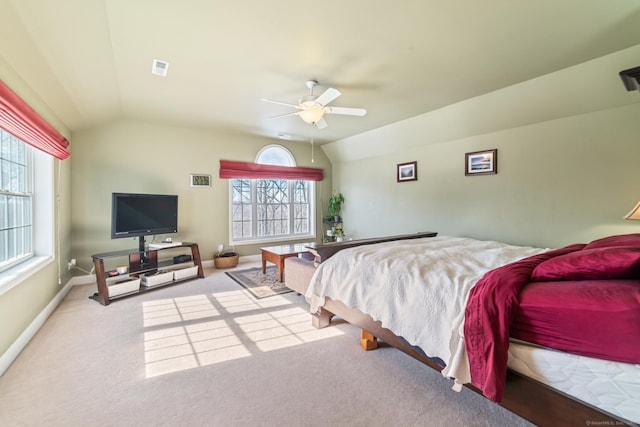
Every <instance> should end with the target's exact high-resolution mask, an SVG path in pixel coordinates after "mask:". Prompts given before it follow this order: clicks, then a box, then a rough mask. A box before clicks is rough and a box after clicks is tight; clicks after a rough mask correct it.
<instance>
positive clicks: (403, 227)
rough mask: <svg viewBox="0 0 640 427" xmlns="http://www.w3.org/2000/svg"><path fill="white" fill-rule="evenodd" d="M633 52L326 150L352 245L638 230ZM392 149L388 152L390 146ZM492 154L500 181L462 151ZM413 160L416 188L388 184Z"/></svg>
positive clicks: (554, 239)
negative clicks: (628, 77)
mask: <svg viewBox="0 0 640 427" xmlns="http://www.w3.org/2000/svg"><path fill="white" fill-rule="evenodd" d="M639 57H640V47H638V46H637V47H634V48H631V49H627V50H625V51H621V52H619V53H616V54H613V55H610V56H608V57H603V58H599V59H598V60H595V61H591V62H589V63H585V64H581V65H579V66H576V67H572V68H570V69H566V70H562V71H559V72H557V73H554V74H552V75H548V76H543V77H541V78H538V79H534V80H532V81H528V82H524V83H522V84H519V85H515V86H512V87H508V88H505V89H503V90H500V91H497V92H494V93H490V94H487V95H484V96H482V97H478V98H474V99H470V100H467V101H464V102H461V103H459V104H455V105H451V106H448V107H445V108H443V109H441V110H438V111H434V112H431V113H427V114H424V115H422V116H418V117H415V118H412V119H409V120H405V121H403V122H398V123H394V124H392V125H390V126H386V127H384V128H380V129H376V130H373V131H370V132H367V133H364V134H360V135H356V136H355V137H352V138H348V139H345V140H342V141H337V142H334V143H331V144H328V145H326V146H324V147H323V149H324V150H325V152H326V153H327V154H328V156H329V158H330V159H331V161H332V163H333V178H334V186H335V187H336V188H338V189H339V190H340V191H341V192H342V193H343V194H344V196H345V199H346V202H345V207H344V210H343V216H344V218H345V231H346V234H347V236H348V237H352V238H362V237H371V236H380V235H390V234H398V233H410V232H418V231H437V232H439V233H441V234H446V235H453V236H468V237H475V238H480V239H492V240H499V241H504V242H508V243H514V244H521V245H533V246H542V247H558V246H562V245H565V244H568V243H573V242H579V241H589V240H591V239H594V238H598V237H602V236H604V235H609V234H618V233H632V232H640V224H639V223H638V222H636V221H625V220H623V219H622V217H623V216H624V215H625V214H626V213H627V212H628V211H629V210H630V209H631V208H632V207H633V206H634V205H635V203H636V202H638V200H640V182H639V181H640V180H638V178H637V177H638V161H639V160H640V119H639V117H640V93H638V92H637V91H636V92H627V91H625V90H624V87H623V85H622V83H621V81H620V79H619V77H618V71H620V70H623V69H627V68H631V67H632V66H634V65H638V64H637V58H639ZM391 147H393V148H391ZM494 148H497V149H498V174H497V175H485V176H470V177H467V176H465V175H464V164H465V163H464V155H465V153H468V152H473V151H479V150H488V149H494ZM410 161H417V162H418V181H410V182H403V183H397V182H396V165H397V164H398V163H404V162H410Z"/></svg>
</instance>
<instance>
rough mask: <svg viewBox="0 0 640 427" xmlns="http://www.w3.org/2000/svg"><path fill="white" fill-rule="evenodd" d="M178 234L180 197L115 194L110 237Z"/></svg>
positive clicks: (142, 243) (142, 244)
mask: <svg viewBox="0 0 640 427" xmlns="http://www.w3.org/2000/svg"><path fill="white" fill-rule="evenodd" d="M177 232H178V196H175V195H166V194H134V193H113V194H112V198H111V238H112V239H122V238H125V237H139V238H140V239H139V240H140V244H139V248H140V252H144V236H149V235H156V234H168V233H177Z"/></svg>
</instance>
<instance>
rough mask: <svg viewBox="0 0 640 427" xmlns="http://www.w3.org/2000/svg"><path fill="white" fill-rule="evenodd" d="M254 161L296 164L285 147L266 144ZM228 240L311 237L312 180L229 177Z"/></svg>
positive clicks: (258, 240)
mask: <svg viewBox="0 0 640 427" xmlns="http://www.w3.org/2000/svg"><path fill="white" fill-rule="evenodd" d="M256 163H258V164H263V165H275V166H290V167H293V166H296V161H295V158H294V157H293V155H292V154H291V152H290V151H289V150H287V149H286V148H285V147H283V146H280V145H267V146H266V147H264V148H262V150H260V152H259V153H258V155H257V156H256ZM230 185H231V215H230V217H231V224H230V229H231V243H233V244H241V243H258V242H269V241H277V240H291V239H301V238H307V237H315V217H314V212H315V183H314V182H313V181H305V180H299V179H298V180H287V179H247V178H236V179H232V180H231V183H230Z"/></svg>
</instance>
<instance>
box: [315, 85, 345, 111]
mask: <svg viewBox="0 0 640 427" xmlns="http://www.w3.org/2000/svg"><path fill="white" fill-rule="evenodd" d="M340 95H342V93H340V91H339V90H338V89H334V88H332V87H330V88H329V89H327V90H325V91H324V92H323V93H322V95H320V96H319V97H318V98H317V99H316V103H318V104H320V105H322V106H323V107H324V106H325V105H327V104H328V103H330V102H331V101H333V100H334V99H336V98H337V97H339V96H340Z"/></svg>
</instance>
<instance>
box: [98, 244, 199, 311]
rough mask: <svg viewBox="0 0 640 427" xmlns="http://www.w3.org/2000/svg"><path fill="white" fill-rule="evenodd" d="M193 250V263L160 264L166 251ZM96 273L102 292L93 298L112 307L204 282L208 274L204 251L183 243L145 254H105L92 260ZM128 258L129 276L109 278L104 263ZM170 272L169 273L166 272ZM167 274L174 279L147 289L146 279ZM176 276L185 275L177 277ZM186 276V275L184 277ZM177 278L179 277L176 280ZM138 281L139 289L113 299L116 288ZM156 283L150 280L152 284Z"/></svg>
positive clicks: (138, 252)
mask: <svg viewBox="0 0 640 427" xmlns="http://www.w3.org/2000/svg"><path fill="white" fill-rule="evenodd" d="M179 248H189V249H191V258H192V261H191V262H189V263H173V262H171V261H158V252H159V251H162V250H165V249H179ZM91 257H92V259H93V263H94V266H95V271H96V284H97V287H98V292H96V293H94V294H93V295H91V296H90V297H89V298H90V299H93V300H95V301H97V302H99V303H100V304H102V305H109V303H110V302H111V301H114V300H117V299H121V298H125V297H130V296H133V295H138V294H142V293H145V292H150V291H154V290H156V289H160V288H165V287H167V286H172V285H176V284H178V283H182V282H186V281H189V280H193V279H195V278H203V277H204V271H203V269H202V260H201V258H200V250H199V249H198V244H197V243H189V242H183V243H179V244H174V245H171V246H169V245H167V246H165V247H161V248H160V247H153V248H149V249H148V250H147V251H145V252H140V251H139V250H135V249H132V250H120V251H113V252H105V253H101V254H95V255H92V256H91ZM118 257H128V259H129V267H128V273H127V274H121V275H117V276H109V274H108V273H107V272H106V271H105V268H104V260H106V259H110V258H118ZM165 270H166V271H165ZM166 272H172V273H173V278H171V279H170V280H169V279H168V278H167V279H166V280H165V281H163V282H159V283H153V284H150V285H148V286H145V285H143V283H142V282H143V280H144V278H145V277H146V278H152V277H154V276H156V275H162V274H166ZM175 272H181V273H180V274H177V275H176V273H175ZM185 272H186V274H184V273H185ZM176 276H179V277H178V278H176ZM134 281H139V282H138V283H139V286H138V287H137V288H135V289H133V290H130V291H125V292H122V293H117V295H110V293H111V294H113V293H114V292H110V290H111V289H114V288H112V287H113V286H114V285H122V286H123V287H124V288H125V290H126V288H127V286H128V285H127V284H128V283H130V284H131V285H134V283H131V282H134ZM151 281H152V279H150V283H151Z"/></svg>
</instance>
